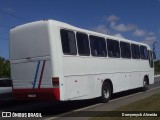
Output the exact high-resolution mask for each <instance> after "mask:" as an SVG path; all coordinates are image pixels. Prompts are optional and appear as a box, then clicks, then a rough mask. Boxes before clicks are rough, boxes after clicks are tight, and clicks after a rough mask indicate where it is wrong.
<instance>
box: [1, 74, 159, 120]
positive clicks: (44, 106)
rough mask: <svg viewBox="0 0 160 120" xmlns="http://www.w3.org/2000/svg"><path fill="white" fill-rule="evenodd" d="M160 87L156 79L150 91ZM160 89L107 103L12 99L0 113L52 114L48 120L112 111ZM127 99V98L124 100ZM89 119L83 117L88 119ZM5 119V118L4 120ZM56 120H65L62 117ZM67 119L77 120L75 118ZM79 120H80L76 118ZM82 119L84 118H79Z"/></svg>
mask: <svg viewBox="0 0 160 120" xmlns="http://www.w3.org/2000/svg"><path fill="white" fill-rule="evenodd" d="M159 86H160V77H156V78H155V84H153V85H150V89H153V88H156V87H159ZM159 91H160V89H155V90H150V91H147V92H145V93H142V91H141V90H139V89H136V90H132V91H127V92H122V93H118V94H114V95H113V98H112V100H111V101H110V102H109V103H107V104H103V103H99V102H98V99H92V100H82V101H69V102H57V101H46V102H35V101H14V100H12V99H8V100H0V111H11V112H42V113H44V114H50V116H49V117H48V118H42V119H48V120H50V119H55V117H54V116H58V115H62V114H66V113H67V114H68V113H69V112H75V111H110V110H114V109H116V108H117V107H120V106H122V105H126V104H129V103H131V102H134V101H137V100H139V99H143V98H145V97H148V96H150V95H152V94H155V93H157V92H159ZM124 97H125V98H124ZM73 116H74V115H73ZM87 118H88V117H83V119H87ZM1 119H2V118H1ZM3 119H4V118H3ZM56 119H63V118H62V117H60V118H56ZM65 119H68V120H70V119H75V118H74V117H71V118H69V117H68V118H65ZM76 119H78V118H76ZM79 119H82V118H79Z"/></svg>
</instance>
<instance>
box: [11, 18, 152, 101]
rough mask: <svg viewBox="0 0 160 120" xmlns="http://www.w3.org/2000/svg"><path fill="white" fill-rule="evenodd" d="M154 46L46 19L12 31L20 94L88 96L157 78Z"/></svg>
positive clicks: (13, 68)
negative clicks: (155, 75) (154, 63)
mask: <svg viewBox="0 0 160 120" xmlns="http://www.w3.org/2000/svg"><path fill="white" fill-rule="evenodd" d="M152 56H153V55H152V51H151V48H150V46H148V45H146V44H143V43H139V42H135V41H131V40H127V39H123V38H117V37H113V36H110V35H105V34H101V33H97V32H93V31H89V30H84V29H81V28H77V27H74V26H72V25H69V24H66V23H63V22H59V21H55V20H45V21H37V22H32V23H27V24H24V25H21V26H18V27H15V28H13V29H11V31H10V61H11V76H12V79H13V95H14V97H15V98H16V99H35V100H42V99H49V100H51V99H56V100H60V101H67V100H82V99H92V98H96V97H100V98H101V100H102V102H108V101H109V99H110V98H111V95H112V94H113V93H117V92H121V91H126V90H130V89H134V88H139V87H143V88H144V89H146V88H147V86H148V85H149V84H153V83H154V68H153V57H152Z"/></svg>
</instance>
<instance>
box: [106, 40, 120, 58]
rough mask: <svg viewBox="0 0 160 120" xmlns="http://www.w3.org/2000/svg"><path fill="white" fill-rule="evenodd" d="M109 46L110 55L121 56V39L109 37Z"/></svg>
mask: <svg viewBox="0 0 160 120" xmlns="http://www.w3.org/2000/svg"><path fill="white" fill-rule="evenodd" d="M107 48H108V56H109V57H115V58H119V57H120V49H119V41H116V40H111V39H108V40H107Z"/></svg>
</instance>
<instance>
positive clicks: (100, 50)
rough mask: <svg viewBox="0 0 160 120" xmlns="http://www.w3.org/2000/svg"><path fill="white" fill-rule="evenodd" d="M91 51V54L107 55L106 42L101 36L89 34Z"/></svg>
mask: <svg viewBox="0 0 160 120" xmlns="http://www.w3.org/2000/svg"><path fill="white" fill-rule="evenodd" d="M89 38H90V44H91V53H92V55H93V56H100V57H104V56H107V50H106V42H105V39H104V38H102V37H97V36H93V35H90V36H89Z"/></svg>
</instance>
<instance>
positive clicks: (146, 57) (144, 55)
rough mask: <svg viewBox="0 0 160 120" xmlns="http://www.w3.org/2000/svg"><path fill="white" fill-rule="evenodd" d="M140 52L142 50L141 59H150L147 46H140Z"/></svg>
mask: <svg viewBox="0 0 160 120" xmlns="http://www.w3.org/2000/svg"><path fill="white" fill-rule="evenodd" d="M140 52H141V59H143V60H147V59H148V51H147V47H145V46H140Z"/></svg>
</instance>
